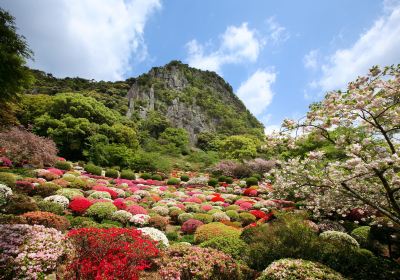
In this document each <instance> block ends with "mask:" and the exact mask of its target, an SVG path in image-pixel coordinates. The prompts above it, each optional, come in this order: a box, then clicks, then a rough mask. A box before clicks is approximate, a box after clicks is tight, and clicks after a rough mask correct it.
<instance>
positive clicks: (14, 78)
mask: <svg viewBox="0 0 400 280" xmlns="http://www.w3.org/2000/svg"><path fill="white" fill-rule="evenodd" d="M14 20H15V18H14V17H13V16H12V15H11V14H9V13H8V12H7V11H5V10H3V9H1V8H0V120H1V121H2V123H3V124H4V123H10V122H13V121H14V119H13V117H12V115H13V113H14V112H13V111H14V108H13V103H14V102H16V101H17V100H18V98H19V93H20V92H21V91H22V89H23V88H25V87H27V86H29V84H30V83H31V81H32V76H31V74H30V72H29V70H28V69H27V68H26V67H25V63H26V59H29V58H31V57H32V55H33V53H32V51H31V50H30V49H29V48H28V45H27V43H26V41H25V38H24V37H23V36H21V35H18V34H17V32H16V30H17V28H16V26H15V22H14Z"/></svg>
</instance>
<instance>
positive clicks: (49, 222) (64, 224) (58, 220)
mask: <svg viewBox="0 0 400 280" xmlns="http://www.w3.org/2000/svg"><path fill="white" fill-rule="evenodd" d="M22 216H23V217H24V218H25V219H26V221H27V223H28V224H31V225H42V226H45V227H52V228H55V229H58V230H61V231H63V230H66V229H67V228H68V227H69V221H68V220H67V219H66V218H65V217H63V216H59V215H56V214H53V213H50V212H43V211H34V212H27V213H25V214H23V215H22Z"/></svg>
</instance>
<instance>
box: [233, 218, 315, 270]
mask: <svg viewBox="0 0 400 280" xmlns="http://www.w3.org/2000/svg"><path fill="white" fill-rule="evenodd" d="M241 239H243V241H245V242H246V243H248V244H249V251H248V254H249V255H248V261H249V263H248V264H249V266H250V267H251V268H253V269H256V270H262V269H264V268H265V267H267V266H268V265H269V264H270V263H272V262H273V261H275V260H279V259H282V258H302V259H312V258H313V257H314V256H316V255H317V254H318V253H319V249H318V248H317V245H318V240H319V239H318V235H317V234H316V233H315V232H314V231H313V230H312V229H311V228H310V227H309V226H307V225H306V223H305V222H304V218H303V217H302V216H298V215H296V214H291V213H288V214H284V215H283V214H281V215H278V219H276V220H274V221H272V222H270V223H268V224H263V225H260V226H256V227H251V228H248V229H245V230H243V232H242V234H241Z"/></svg>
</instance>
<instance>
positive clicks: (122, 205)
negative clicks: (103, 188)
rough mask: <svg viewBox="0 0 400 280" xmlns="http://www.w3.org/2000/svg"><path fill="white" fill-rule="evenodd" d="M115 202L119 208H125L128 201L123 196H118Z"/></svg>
mask: <svg viewBox="0 0 400 280" xmlns="http://www.w3.org/2000/svg"><path fill="white" fill-rule="evenodd" d="M113 204H114V205H115V206H116V207H117V208H118V209H119V210H125V209H126V207H127V206H126V203H125V201H124V199H123V198H117V199H116V200H114V202H113Z"/></svg>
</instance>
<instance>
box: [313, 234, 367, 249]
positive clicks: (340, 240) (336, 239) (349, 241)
mask: <svg viewBox="0 0 400 280" xmlns="http://www.w3.org/2000/svg"><path fill="white" fill-rule="evenodd" d="M319 237H320V238H321V239H322V240H324V241H328V242H332V243H335V244H337V245H338V246H343V245H345V246H351V247H355V248H358V247H359V246H360V245H359V244H358V242H357V240H355V239H354V238H353V237H351V236H350V235H348V234H347V233H344V232H340V231H333V230H330V231H325V232H323V233H321V234H320V236H319Z"/></svg>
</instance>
